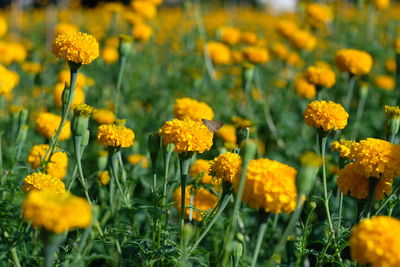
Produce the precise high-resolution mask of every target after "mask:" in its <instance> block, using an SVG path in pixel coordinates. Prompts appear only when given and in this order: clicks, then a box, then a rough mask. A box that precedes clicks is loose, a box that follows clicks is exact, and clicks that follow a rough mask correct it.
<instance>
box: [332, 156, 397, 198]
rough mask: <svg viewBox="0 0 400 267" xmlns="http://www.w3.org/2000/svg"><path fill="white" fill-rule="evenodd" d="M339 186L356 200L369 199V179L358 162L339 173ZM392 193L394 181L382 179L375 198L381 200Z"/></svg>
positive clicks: (344, 192) (348, 165)
mask: <svg viewBox="0 0 400 267" xmlns="http://www.w3.org/2000/svg"><path fill="white" fill-rule="evenodd" d="M337 185H338V186H339V189H340V191H341V192H342V193H343V194H345V195H350V196H352V197H354V198H356V199H366V198H367V197H368V188H369V179H368V176H365V175H364V172H363V167H362V166H361V165H359V164H358V163H357V162H353V163H350V164H347V165H346V166H345V167H344V169H342V170H340V171H339V172H338V178H337ZM391 192H392V181H391V180H390V179H380V180H379V182H378V184H377V186H376V189H375V198H376V199H377V200H381V199H382V198H383V196H384V194H386V195H389V194H390V193H391Z"/></svg>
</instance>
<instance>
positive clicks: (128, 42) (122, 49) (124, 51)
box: [119, 34, 133, 57]
mask: <svg viewBox="0 0 400 267" xmlns="http://www.w3.org/2000/svg"><path fill="white" fill-rule="evenodd" d="M132 40H133V39H132V37H131V36H128V35H124V34H121V35H120V36H119V54H120V56H121V57H123V56H127V55H128V54H129V53H130V52H131V50H132Z"/></svg>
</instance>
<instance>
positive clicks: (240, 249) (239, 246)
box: [233, 241, 243, 258]
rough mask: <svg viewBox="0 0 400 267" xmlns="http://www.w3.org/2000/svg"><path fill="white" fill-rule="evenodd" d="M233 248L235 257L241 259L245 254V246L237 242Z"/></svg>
mask: <svg viewBox="0 0 400 267" xmlns="http://www.w3.org/2000/svg"><path fill="white" fill-rule="evenodd" d="M233 247H234V251H233V253H234V255H235V257H237V258H239V257H241V256H242V254H243V245H242V243H240V242H237V241H235V242H234V244H233Z"/></svg>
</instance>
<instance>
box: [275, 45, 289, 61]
mask: <svg viewBox="0 0 400 267" xmlns="http://www.w3.org/2000/svg"><path fill="white" fill-rule="evenodd" d="M271 52H272V54H274V55H276V56H277V57H278V58H280V59H286V58H287V56H288V55H289V48H288V47H287V46H286V45H285V44H283V43H274V44H273V45H272V46H271Z"/></svg>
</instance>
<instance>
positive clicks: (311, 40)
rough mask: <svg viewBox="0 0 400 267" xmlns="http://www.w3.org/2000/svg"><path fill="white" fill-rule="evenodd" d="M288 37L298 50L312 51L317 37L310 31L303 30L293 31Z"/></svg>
mask: <svg viewBox="0 0 400 267" xmlns="http://www.w3.org/2000/svg"><path fill="white" fill-rule="evenodd" d="M288 38H289V40H290V42H291V43H292V44H293V45H294V46H295V47H296V48H297V49H299V50H306V51H312V50H314V48H315V46H316V45H317V38H316V37H315V36H314V35H312V34H311V33H309V32H307V31H303V30H298V31H295V32H294V33H293V34H292V35H290V36H289V37H288Z"/></svg>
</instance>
